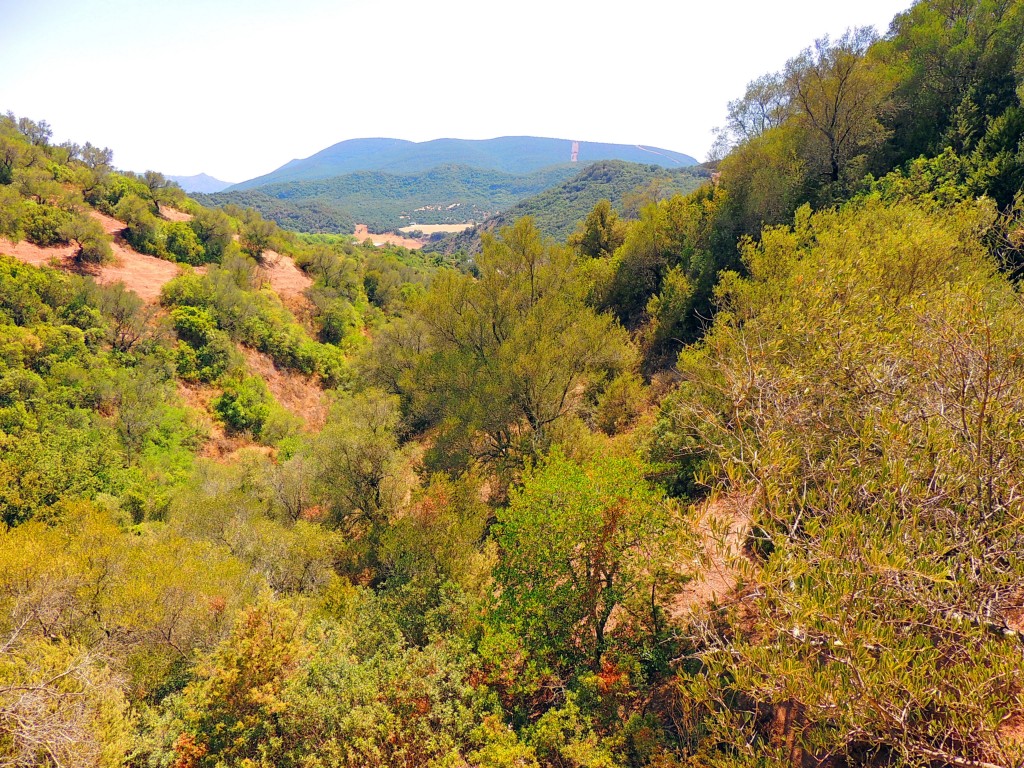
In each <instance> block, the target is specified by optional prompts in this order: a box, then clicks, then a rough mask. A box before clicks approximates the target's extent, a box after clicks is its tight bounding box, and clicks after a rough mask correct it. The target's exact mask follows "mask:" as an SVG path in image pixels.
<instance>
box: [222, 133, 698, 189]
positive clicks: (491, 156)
mask: <svg viewBox="0 0 1024 768" xmlns="http://www.w3.org/2000/svg"><path fill="white" fill-rule="evenodd" d="M595 160H626V161H627V162H633V163H647V164H654V165H660V166H663V167H666V168H681V167H686V166H689V165H696V164H697V161H696V160H695V159H694V158H692V157H691V156H690V155H684V154H682V153H681V152H673V151H672V150H668V149H661V148H658V147H644V146H640V145H630V144H602V143H597V142H590V141H572V140H570V139H550V138H538V137H535V136H502V137H499V138H496V139H483V140H472V139H435V140H433V141H424V142H414V141H406V140H404V139H351V140H349V141H342V142H340V143H338V144H335V145H333V146H330V147H328V148H327V149H324V150H321V151H320V152H317V153H316V154H315V155H311V156H310V157H307V158H304V159H302V160H292V161H290V162H288V163H285V164H284V165H282V166H281V167H280V168H278V169H277V170H275V171H271V172H270V173H268V174H265V175H263V176H258V177H256V178H255V179H249V180H248V181H243V182H241V183H240V184H235V185H234V186H232V187H230V188H229V189H230V191H239V190H245V189H255V188H256V187H263V186H266V185H268V184H275V183H281V182H288V181H310V180H313V179H327V178H331V177H333V176H341V175H344V174H348V173H353V172H356V171H384V172H387V173H393V174H415V173H421V172H423V171H428V170H430V169H431V168H436V167H438V166H443V165H465V166H469V167H472V168H482V169H485V170H494V171H501V172H503V173H509V174H525V173H531V172H533V171H537V170H540V169H542V168H547V167H549V166H552V165H560V164H564V163H576V164H579V165H585V164H588V163H592V162H594V161H595Z"/></svg>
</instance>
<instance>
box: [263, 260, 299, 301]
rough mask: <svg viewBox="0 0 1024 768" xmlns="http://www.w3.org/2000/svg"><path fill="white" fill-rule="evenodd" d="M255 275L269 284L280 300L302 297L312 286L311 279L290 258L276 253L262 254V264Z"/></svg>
mask: <svg viewBox="0 0 1024 768" xmlns="http://www.w3.org/2000/svg"><path fill="white" fill-rule="evenodd" d="M257 275H258V276H259V278H260V279H262V280H263V281H265V282H267V283H269V284H270V287H271V288H273V289H274V291H275V292H276V293H277V295H278V296H280V297H281V298H282V299H284V298H286V297H293V296H302V295H303V293H304V292H305V290H306V289H307V288H309V287H310V286H311V285H313V280H312V278H310V276H309V275H307V274H306V273H305V272H303V271H302V270H301V269H299V268H298V267H297V266H295V262H294V261H293V260H292V259H291V258H290V257H288V256H283V255H282V254H280V253H277V252H276V251H264V252H263V260H262V264H261V265H260V268H259V270H258V271H257Z"/></svg>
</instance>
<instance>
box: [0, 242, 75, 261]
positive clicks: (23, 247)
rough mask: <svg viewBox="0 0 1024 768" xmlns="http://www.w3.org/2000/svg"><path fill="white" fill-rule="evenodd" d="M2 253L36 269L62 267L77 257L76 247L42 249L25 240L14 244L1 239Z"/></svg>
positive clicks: (58, 246) (59, 246)
mask: <svg viewBox="0 0 1024 768" xmlns="http://www.w3.org/2000/svg"><path fill="white" fill-rule="evenodd" d="M0 253H5V254H7V255H8V256H13V257H14V258H16V259H17V260H18V261H21V262H24V263H25V264H31V265H32V266H34V267H47V266H56V267H62V266H63V265H64V263H65V262H70V261H71V258H72V257H73V256H74V255H75V246H73V245H57V246H52V247H50V248H41V247H40V246H38V245H32V243H29V242H26V241H24V240H22V241H21V242H20V243H14V242H11V241H10V240H4V239H3V238H0Z"/></svg>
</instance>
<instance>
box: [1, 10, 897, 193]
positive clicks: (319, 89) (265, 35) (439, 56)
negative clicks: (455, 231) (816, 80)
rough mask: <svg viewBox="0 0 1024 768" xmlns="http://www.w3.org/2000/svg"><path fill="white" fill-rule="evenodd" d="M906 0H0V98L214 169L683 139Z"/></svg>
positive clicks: (698, 137) (157, 161)
mask: <svg viewBox="0 0 1024 768" xmlns="http://www.w3.org/2000/svg"><path fill="white" fill-rule="evenodd" d="M910 4H911V0H857V1H856V2H837V1H836V0H775V1H774V2H770V1H769V0H700V1H699V2H695V1H693V0H630V1H629V2H621V1H617V2H611V1H610V0H604V1H602V0H515V2H505V3H497V2H487V0H476V1H475V2H474V1H472V0H436V1H435V2H423V1H420V2H417V1H416V0H0V111H7V110H12V111H14V113H15V114H17V115H18V116H27V117H31V118H33V119H36V120H47V121H49V123H50V124H51V126H52V127H53V129H54V137H55V139H56V140H58V141H63V140H68V139H70V140H73V141H77V142H79V143H84V142H85V141H91V142H93V143H94V144H99V145H101V146H109V147H110V148H111V149H113V150H114V161H115V163H116V164H117V165H118V166H119V167H122V168H127V169H131V170H136V171H142V170H146V169H154V170H159V171H162V172H164V173H167V174H175V175H191V174H195V173H199V172H201V171H203V172H206V173H209V174H211V175H212V176H216V177H217V178H220V179H224V180H226V181H242V180H244V179H247V178H251V177H253V176H257V175H260V174H262V173H266V172H268V171H270V170H273V169H274V168H276V167H278V166H280V165H282V164H283V163H285V162H287V161H288V160H290V159H292V158H297V157H307V156H309V155H311V154H313V153H314V152H317V151H319V150H321V149H323V148H325V147H327V146H329V145H331V144H334V143H336V142H338V141H342V140H344V139H350V138H358V137H367V136H387V137H397V138H403V139H411V140H414V141H424V140H428V139H435V138H442V137H452V138H466V139H484V138H492V137H494V136H504V135H533V136H552V137H559V138H566V139H578V140H582V141H607V142H617V143H624V144H638V143H639V144H647V145H654V146H659V147H664V148H666V149H673V150H676V151H679V152H686V153H688V154H691V155H693V156H695V157H697V158H699V159H703V158H704V157H705V155H706V153H707V151H708V148H709V147H710V145H711V142H712V138H713V137H712V135H711V129H712V128H713V127H714V126H716V125H720V124H721V123H722V122H723V119H724V115H725V110H726V104H727V102H728V101H729V100H730V99H733V98H736V97H737V96H739V95H741V94H742V92H743V89H744V86H745V85H746V83H747V82H748V81H749V80H752V79H753V78H755V77H757V76H758V75H761V74H763V73H765V72H768V71H774V70H777V69H779V68H780V67H782V66H783V65H784V64H785V62H786V60H787V59H788V58H790V57H792V56H794V55H795V54H797V53H798V52H799V51H800V50H801V49H802V48H804V47H806V46H808V45H810V44H811V43H812V42H813V41H814V39H815V38H817V37H821V36H822V35H824V34H831V35H833V36H835V35H838V34H841V33H842V32H843V31H844V30H845V29H846V28H847V27H850V26H858V25H865V24H868V25H874V26H876V27H877V28H878V29H879V31H881V32H884V31H885V30H886V29H887V28H888V24H889V21H890V20H891V19H892V17H893V15H895V14H896V13H898V12H900V11H902V10H905V9H906V8H907V7H909V6H910Z"/></svg>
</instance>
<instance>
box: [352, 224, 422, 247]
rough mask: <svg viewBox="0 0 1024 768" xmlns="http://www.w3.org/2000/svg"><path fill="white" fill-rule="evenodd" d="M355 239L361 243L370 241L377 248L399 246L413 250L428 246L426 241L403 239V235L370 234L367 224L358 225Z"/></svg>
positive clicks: (411, 238) (410, 238)
mask: <svg viewBox="0 0 1024 768" xmlns="http://www.w3.org/2000/svg"><path fill="white" fill-rule="evenodd" d="M354 237H355V238H356V240H358V241H359V242H360V243H361V242H363V241H364V240H367V239H369V240H371V241H372V242H373V244H374V245H377V246H380V245H398V246H401V247H402V248H409V249H412V250H415V249H417V248H422V247H423V246H424V245H425V244H426V241H425V240H417V239H415V238H413V237H402V236H401V235H396V234H392V233H390V232H389V233H386V234H383V235H378V234H370V230H369V229H368V228H367V226H366V225H365V224H356V233H355V235H354Z"/></svg>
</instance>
